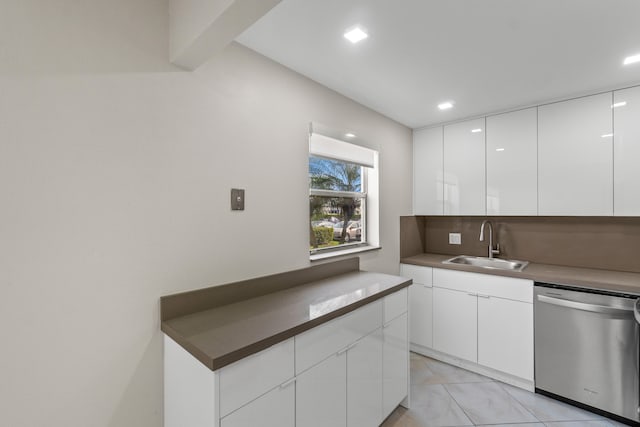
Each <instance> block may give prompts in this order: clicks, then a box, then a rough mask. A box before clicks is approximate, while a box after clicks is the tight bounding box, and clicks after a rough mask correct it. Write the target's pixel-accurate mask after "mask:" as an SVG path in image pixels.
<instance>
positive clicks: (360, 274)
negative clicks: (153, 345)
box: [162, 271, 411, 370]
mask: <svg viewBox="0 0 640 427" xmlns="http://www.w3.org/2000/svg"><path fill="white" fill-rule="evenodd" d="M410 284H411V280H408V279H405V278H402V277H399V276H393V275H389V274H381V273H372V272H367V271H353V272H348V273H344V274H339V275H336V276H333V277H329V278H325V279H322V280H317V281H313V282H310V283H305V284H301V285H298V286H294V287H291V288H288V289H285V290H280V291H277V292H272V293H269V294H266V295H262V296H258V297H255V298H249V299H246V300H243V301H239V302H235V303H232V304H227V305H222V306H219V307H215V308H211V309H209V310H202V311H198V312H195V313H192V314H187V315H183V316H179V317H175V318H172V319H168V320H165V321H163V322H162V331H163V332H165V333H166V334H167V335H169V336H170V337H171V338H173V339H174V340H175V341H176V342H178V343H179V344H180V345H181V346H182V347H184V348H185V349H186V350H187V351H189V352H190V353H191V354H192V355H193V356H194V357H196V358H197V359H198V360H200V361H201V362H202V363H204V364H205V365H206V366H207V367H209V368H210V369H211V370H217V369H220V368H222V367H224V366H226V365H228V364H230V363H233V362H235V361H237V360H240V359H242V358H244V357H247V356H249V355H251V354H253V353H257V352H259V351H261V350H264V349H266V348H268V347H270V346H272V345H274V344H276V343H278V342H281V341H284V340H286V339H288V338H290V337H293V336H295V335H297V334H299V333H301V332H304V331H306V330H308V329H311V328H313V327H315V326H318V325H320V324H322V323H324V322H327V321H328V320H331V319H334V318H336V317H338V316H341V315H343V314H346V313H348V312H350V311H353V310H355V309H356V308H358V307H361V306H363V305H365V304H368V303H370V302H372V301H375V300H377V299H380V298H382V297H384V296H386V295H389V294H391V293H393V292H396V291H398V290H400V289H402V288H405V287H407V286H409V285H410Z"/></svg>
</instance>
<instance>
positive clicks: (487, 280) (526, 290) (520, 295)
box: [433, 268, 533, 303]
mask: <svg viewBox="0 0 640 427" xmlns="http://www.w3.org/2000/svg"><path fill="white" fill-rule="evenodd" d="M433 285H434V286H437V287H439V288H446V289H453V290H456V291H462V292H472V293H476V294H478V295H489V296H494V297H499V298H506V299H512V300H516V301H522V302H528V303H533V281H532V280H528V279H517V278H514V277H504V276H494V275H492V274H481V273H471V272H467V271H455V270H446V269H441V268H434V269H433Z"/></svg>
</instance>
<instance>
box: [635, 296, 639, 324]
mask: <svg viewBox="0 0 640 427" xmlns="http://www.w3.org/2000/svg"><path fill="white" fill-rule="evenodd" d="M633 315H634V316H635V317H636V321H637V322H638V323H640V298H638V299H637V300H636V303H635V305H634V306H633Z"/></svg>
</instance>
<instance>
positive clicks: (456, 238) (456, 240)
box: [449, 233, 462, 245]
mask: <svg viewBox="0 0 640 427" xmlns="http://www.w3.org/2000/svg"><path fill="white" fill-rule="evenodd" d="M449 244H450V245H461V244H462V235H461V234H460V233H449Z"/></svg>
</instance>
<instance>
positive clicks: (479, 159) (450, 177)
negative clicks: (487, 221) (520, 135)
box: [443, 118, 486, 215]
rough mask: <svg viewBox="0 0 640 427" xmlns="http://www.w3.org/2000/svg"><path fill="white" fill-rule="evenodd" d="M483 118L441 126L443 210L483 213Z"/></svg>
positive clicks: (484, 205) (463, 213) (484, 194)
mask: <svg viewBox="0 0 640 427" xmlns="http://www.w3.org/2000/svg"><path fill="white" fill-rule="evenodd" d="M485 131H486V129H485V119H484V118H482V119H476V120H468V121H465V122H461V123H456V124H453V125H448V126H445V127H444V162H443V164H444V214H445V215H485V214H486V186H485V140H484V138H485Z"/></svg>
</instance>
